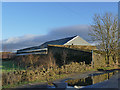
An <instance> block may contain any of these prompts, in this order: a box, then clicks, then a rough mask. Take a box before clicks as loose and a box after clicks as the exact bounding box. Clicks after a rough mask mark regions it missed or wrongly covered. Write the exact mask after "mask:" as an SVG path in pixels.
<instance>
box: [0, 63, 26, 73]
mask: <svg viewBox="0 0 120 90" xmlns="http://www.w3.org/2000/svg"><path fill="white" fill-rule="evenodd" d="M0 67H1V68H2V72H11V71H15V70H24V69H25V68H22V67H19V66H18V65H17V64H16V63H15V62H14V61H3V62H2V65H0Z"/></svg>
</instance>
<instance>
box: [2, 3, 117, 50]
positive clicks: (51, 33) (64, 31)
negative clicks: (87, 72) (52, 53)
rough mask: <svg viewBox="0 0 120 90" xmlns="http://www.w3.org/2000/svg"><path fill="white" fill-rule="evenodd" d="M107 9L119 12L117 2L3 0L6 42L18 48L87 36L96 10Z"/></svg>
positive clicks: (4, 41)
mask: <svg viewBox="0 0 120 90" xmlns="http://www.w3.org/2000/svg"><path fill="white" fill-rule="evenodd" d="M105 12H111V13H113V14H117V13H118V3H117V2H3V3H2V40H3V45H5V46H6V47H8V48H11V49H19V48H24V47H28V46H33V45H39V44H41V43H43V42H45V41H47V40H53V39H59V38H62V37H67V36H73V35H76V34H78V35H80V36H81V37H82V38H83V39H85V40H87V38H89V36H88V35H87V33H88V31H89V28H90V27H89V26H90V25H91V24H92V23H93V21H92V20H93V16H94V14H104V13H105ZM18 44H19V45H18ZM13 47H15V48H13Z"/></svg>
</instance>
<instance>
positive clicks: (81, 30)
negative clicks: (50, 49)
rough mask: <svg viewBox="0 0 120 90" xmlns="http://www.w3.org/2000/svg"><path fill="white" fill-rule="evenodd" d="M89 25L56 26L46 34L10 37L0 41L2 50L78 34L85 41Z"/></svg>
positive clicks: (12, 49) (87, 37) (39, 43)
mask: <svg viewBox="0 0 120 90" xmlns="http://www.w3.org/2000/svg"><path fill="white" fill-rule="evenodd" d="M89 29H90V26H88V25H77V26H68V27H62V28H56V29H53V30H51V31H50V32H48V34H46V35H24V36H20V37H12V38H8V39H6V40H3V41H2V45H3V50H6V51H14V50H17V49H22V48H26V47H31V46H37V45H41V44H42V43H44V42H46V41H50V40H56V39H60V38H65V37H70V36H74V35H79V36H80V37H82V38H83V39H85V40H86V41H88V39H89V38H90V36H88V32H89Z"/></svg>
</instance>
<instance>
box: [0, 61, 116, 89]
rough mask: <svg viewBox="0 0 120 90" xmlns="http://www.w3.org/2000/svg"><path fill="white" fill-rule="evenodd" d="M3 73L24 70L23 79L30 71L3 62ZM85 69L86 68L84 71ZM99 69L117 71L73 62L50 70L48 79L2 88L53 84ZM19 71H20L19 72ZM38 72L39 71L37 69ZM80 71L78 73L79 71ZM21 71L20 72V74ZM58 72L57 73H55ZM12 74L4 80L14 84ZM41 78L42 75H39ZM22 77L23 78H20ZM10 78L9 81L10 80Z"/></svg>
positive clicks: (12, 63) (11, 63)
mask: <svg viewBox="0 0 120 90" xmlns="http://www.w3.org/2000/svg"><path fill="white" fill-rule="evenodd" d="M0 67H2V69H3V70H2V71H3V72H4V73H5V74H7V72H12V71H16V72H17V73H20V72H21V71H20V70H24V71H23V72H21V73H22V74H21V75H22V76H23V77H26V75H28V74H26V73H25V72H29V71H28V70H25V68H21V67H19V66H18V65H17V64H16V63H15V62H13V61H3V62H2V66H0ZM84 68H86V69H85V70H84ZM98 69H103V70H110V69H116V68H114V67H99V68H91V66H86V65H85V64H84V63H81V64H80V63H76V62H72V63H71V64H69V65H65V66H64V67H63V68H58V69H56V70H55V69H54V68H53V70H50V71H49V70H48V71H49V74H48V77H47V75H45V76H44V77H39V78H41V79H42V80H40V79H38V80H36V79H34V81H24V80H23V81H22V82H16V83H13V84H12V83H11V84H7V85H3V86H2V88H12V87H18V86H22V85H27V84H31V83H41V82H42V83H43V82H46V83H48V82H52V81H55V80H57V79H63V78H67V77H69V76H70V75H72V74H76V73H83V72H87V71H97V70H98ZM17 70H18V71H17ZM35 70H37V69H35ZM35 70H34V69H32V72H30V73H29V74H31V75H32V77H34V78H35V76H34V75H35V73H36V71H35ZM59 70H60V72H61V74H57V73H58V71H59ZM77 70H78V71H77ZM19 71H20V72H19ZM48 71H46V70H43V71H42V74H47V72H48ZM38 72H39V68H38V70H37V73H38ZM55 72H56V73H55ZM15 75H19V74H14V73H13V76H12V75H11V77H14V79H15V77H16V76H15ZM31 75H28V76H27V78H29V77H31ZM9 76H10V74H9V75H8V76H7V77H6V78H5V79H4V80H8V81H9V79H10V81H9V82H12V78H11V77H9ZM19 76H20V75H19ZM38 76H40V75H38ZM20 77H21V76H20ZM8 78H9V79H8ZM16 79H17V80H19V78H16Z"/></svg>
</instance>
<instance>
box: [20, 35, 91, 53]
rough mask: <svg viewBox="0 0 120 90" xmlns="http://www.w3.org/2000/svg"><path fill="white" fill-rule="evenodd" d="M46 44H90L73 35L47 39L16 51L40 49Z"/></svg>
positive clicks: (45, 46)
mask: <svg viewBox="0 0 120 90" xmlns="http://www.w3.org/2000/svg"><path fill="white" fill-rule="evenodd" d="M48 45H90V44H89V43H88V42H86V41H85V40H83V39H82V38H81V37H79V36H77V35H76V36H73V37H68V38H63V39H58V40H52V41H48V42H45V43H43V44H42V45H40V46H35V47H30V48H25V49H21V50H18V51H26V50H35V49H42V48H47V46H48Z"/></svg>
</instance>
